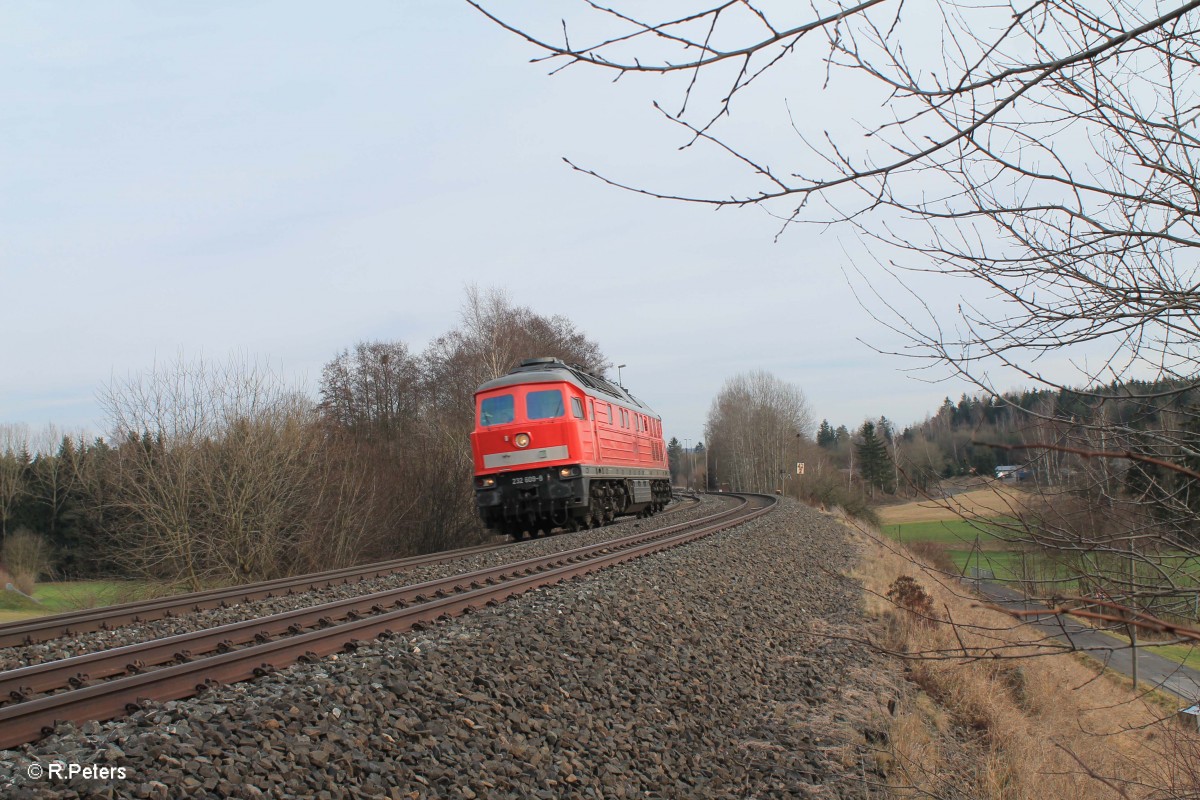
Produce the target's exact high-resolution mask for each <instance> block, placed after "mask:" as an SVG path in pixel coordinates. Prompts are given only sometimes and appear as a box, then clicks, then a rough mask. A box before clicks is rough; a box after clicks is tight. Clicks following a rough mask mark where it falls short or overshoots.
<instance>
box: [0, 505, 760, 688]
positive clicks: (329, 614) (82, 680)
mask: <svg viewBox="0 0 1200 800" xmlns="http://www.w3.org/2000/svg"><path fill="white" fill-rule="evenodd" d="M744 505H745V501H742V503H741V505H738V506H735V507H734V508H731V509H726V510H724V511H721V512H719V513H717V514H712V515H709V516H707V517H704V518H702V519H701V520H696V521H695V522H694V523H678V524H676V525H671V526H667V527H665V528H657V529H654V530H650V531H641V532H639V533H635V534H631V535H628V536H624V537H621V538H618V539H613V540H610V541H607V542H599V543H596V544H592V545H584V546H582V547H576V548H573V549H571V550H563V551H560V552H558V553H552V554H550V555H545V556H535V557H533V558H527V559H524V560H522V561H515V562H509V563H506V564H500V565H497V566H494V567H485V568H483V569H479V570H475V571H473V572H466V573H461V574H458V575H452V576H449V577H446V578H438V579H435V580H431V581H425V582H423V583H418V584H413V585H408V586H400V587H396V588H392V589H384V590H381V591H378V592H372V593H370V594H365V595H359V596H356V597H348V598H342V599H340V600H332V601H330V602H327V603H321V604H319V605H314V606H308V607H305V608H298V609H293V610H291V611H283V612H280V613H277V614H271V615H269V616H266V617H257V618H253V619H247V620H242V621H239V622H231V623H229V624H226V625H222V626H219V627H216V628H206V629H204V630H198V631H190V632H187V633H181V634H177V635H174V636H168V637H163V638H159V639H153V640H150V641H146V642H139V643H135V644H128V645H124V646H122V647H115V648H110V649H107V650H99V651H96V652H92V653H86V654H81V655H78V656H73V657H70V658H65V659H60V660H56V661H49V662H44V663H41V664H32V665H30V666H26V667H19V668H17V669H13V670H8V671H5V672H0V702H3V699H4V698H8V699H11V700H12V701H14V702H27V701H28V700H29V699H30V698H31V697H32V696H33V695H35V694H41V693H44V692H50V691H55V690H59V689H66V688H68V687H75V688H79V687H82V686H86V685H88V684H89V683H90V682H91V681H93V680H98V679H103V678H109V677H112V676H114V675H121V674H125V673H134V672H141V671H143V670H145V669H147V668H150V667H157V666H159V665H162V664H166V663H169V662H172V661H181V662H183V661H189V660H192V659H193V658H195V657H198V656H201V655H204V654H206V653H210V652H212V651H214V650H218V649H220V650H222V651H224V650H228V649H231V648H233V647H235V646H237V645H243V644H246V643H248V642H251V641H258V642H264V641H267V640H269V639H272V638H274V637H276V636H280V635H284V634H291V635H296V634H299V633H300V632H302V631H303V630H304V629H306V628H313V627H316V626H318V625H330V624H333V622H334V621H335V620H345V619H356V618H357V615H363V614H380V613H384V612H385V611H386V609H387V607H389V606H399V605H402V604H403V605H407V604H411V603H413V602H423V601H425V600H426V599H427V598H428V597H429V596H430V595H438V596H441V594H440V593H446V592H461V591H465V587H466V586H471V587H472V588H478V587H479V586H480V585H481V584H483V583H495V582H497V581H501V580H508V579H511V578H512V577H513V576H516V575H519V574H529V573H530V572H531V571H533V570H545V569H549V568H550V567H554V566H561V565H563V564H565V563H567V562H568V561H571V560H578V559H581V558H586V557H590V556H592V555H594V554H596V553H602V552H607V551H610V550H613V549H623V548H627V547H633V546H635V545H637V544H639V543H641V542H644V541H649V540H651V539H656V538H662V537H664V536H669V535H671V534H673V533H677V532H679V531H681V530H684V529H685V528H686V527H688V526H689V525H692V524H698V523H714V522H717V521H720V520H721V519H723V518H725V517H728V516H730V515H733V514H736V513H738V511H739V510H740V509H741V508H742V506H744Z"/></svg>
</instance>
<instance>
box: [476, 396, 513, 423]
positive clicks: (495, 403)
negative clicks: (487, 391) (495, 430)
mask: <svg viewBox="0 0 1200 800" xmlns="http://www.w3.org/2000/svg"><path fill="white" fill-rule="evenodd" d="M513 408H514V406H513V396H512V395H511V394H502V395H500V396H498V397H485V398H483V402H481V403H480V404H479V424H480V425H503V424H504V423H506V422H512V421H513Z"/></svg>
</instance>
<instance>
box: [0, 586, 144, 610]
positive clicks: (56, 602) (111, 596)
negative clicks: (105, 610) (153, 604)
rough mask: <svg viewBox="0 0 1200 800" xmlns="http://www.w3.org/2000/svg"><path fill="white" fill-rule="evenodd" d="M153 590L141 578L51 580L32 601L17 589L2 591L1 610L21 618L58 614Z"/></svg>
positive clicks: (137, 596) (113, 602)
mask: <svg viewBox="0 0 1200 800" xmlns="http://www.w3.org/2000/svg"><path fill="white" fill-rule="evenodd" d="M149 591H150V587H149V584H146V583H143V582H140V581H51V582H48V583H39V584H38V585H37V586H36V587H35V588H34V590H33V599H32V600H30V599H29V598H27V597H24V596H22V595H19V594H17V593H15V592H3V591H0V611H10V612H14V615H16V616H17V617H18V618H19V617H24V616H29V615H35V614H58V613H61V612H64V611H77V610H79V609H83V608H97V607H99V606H111V605H116V604H117V603H127V602H129V601H131V600H138V599H140V598H142V597H146V596H147V595H148V594H149Z"/></svg>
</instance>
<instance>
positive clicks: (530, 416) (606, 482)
mask: <svg viewBox="0 0 1200 800" xmlns="http://www.w3.org/2000/svg"><path fill="white" fill-rule="evenodd" d="M471 451H472V454H473V456H474V459H475V504H476V506H477V508H478V509H479V516H480V517H481V518H482V519H483V523H484V524H485V525H486V526H487V527H489V528H491V529H492V530H495V531H498V532H500V533H505V534H510V535H512V536H514V537H519V536H520V535H521V534H523V533H525V532H528V533H530V534H534V535H538V534H543V533H549V532H550V530H551V529H552V528H556V527H558V528H567V529H568V530H579V529H581V528H586V527H597V526H599V525H603V524H605V523H608V522H611V521H612V520H613V518H614V517H616V516H618V515H621V514H637V515H639V516H641V515H648V514H653V513H655V512H657V511H661V510H662V509H663V508H665V507H666V505H667V503H668V501H669V500H670V499H671V483H670V473H669V471H668V469H667V449H666V446H665V445H664V444H663V435H662V421H661V419H660V418H659V416H658V415H657V414H655V413H654V412H653V411H651V410H650V408H649V407H647V406H646V405H645V404H644V403H642V402H641V401H640V400H638V399H637V398H635V397H634V396H633V395H631V394H629V392H627V391H625V389H624V388H623V387H621V386H618V385H616V384H615V383H612V382H610V381H608V380H605V379H604V378H601V377H599V376H598V375H593V374H592V373H590V372H587V371H585V370H583V369H582V368H579V367H573V366H569V365H567V364H565V363H563V362H562V361H559V360H558V359H556V358H534V359H529V360H527V361H522V362H521V365H520V366H519V367H517V368H516V369H514V370H513V371H512V372H510V373H508V374H507V375H504V376H503V377H500V378H497V379H496V380H493V381H488V382H487V383H485V384H483V385H482V386H480V387H479V389H478V390H477V391H476V392H475V430H474V431H473V432H472V433H471Z"/></svg>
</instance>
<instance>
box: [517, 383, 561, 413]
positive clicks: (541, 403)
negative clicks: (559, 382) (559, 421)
mask: <svg viewBox="0 0 1200 800" xmlns="http://www.w3.org/2000/svg"><path fill="white" fill-rule="evenodd" d="M566 413H567V412H566V411H565V410H564V409H563V397H562V390H560V389H543V390H542V391H540V392H530V393H529V394H528V395H526V396H525V415H526V416H527V417H529V419H554V418H555V417H561V416H563V415H564V414H566Z"/></svg>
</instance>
